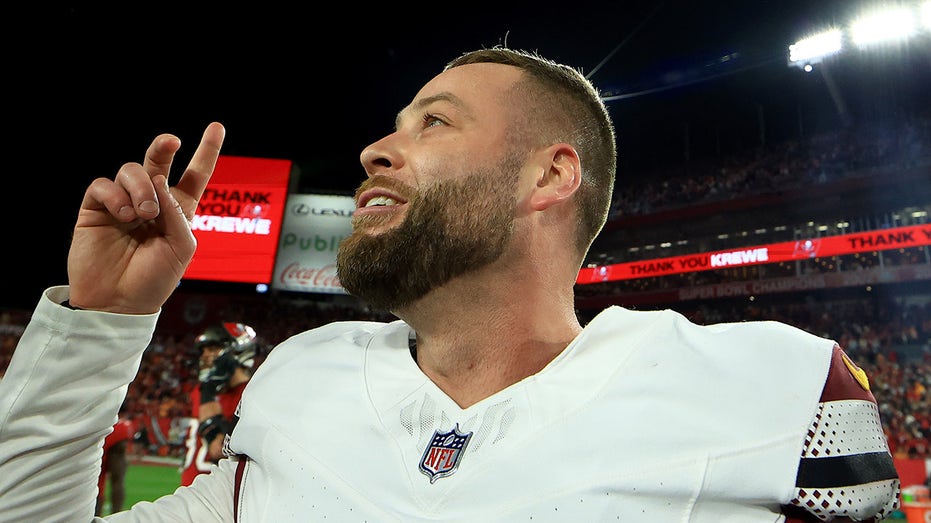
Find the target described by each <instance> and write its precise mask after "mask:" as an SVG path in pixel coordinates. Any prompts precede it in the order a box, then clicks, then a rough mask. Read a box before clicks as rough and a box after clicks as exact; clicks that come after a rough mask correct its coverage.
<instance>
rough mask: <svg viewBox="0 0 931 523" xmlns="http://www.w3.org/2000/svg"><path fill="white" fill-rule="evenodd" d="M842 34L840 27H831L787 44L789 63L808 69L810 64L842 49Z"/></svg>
mask: <svg viewBox="0 0 931 523" xmlns="http://www.w3.org/2000/svg"><path fill="white" fill-rule="evenodd" d="M842 36H843V35H842V33H841V31H840V29H831V30H829V31H825V32H823V33H819V34H816V35H814V36H809V37H808V38H804V39H802V40H799V41H798V42H796V43H794V44H792V45H790V46H789V64H790V65H795V66H797V67H803V68H805V70H806V71H810V70H811V64H816V63H819V62H820V61H821V60H822V59H823V58H824V57H826V56H830V55H832V54H836V53H839V52H840V51H841V50H842V49H843V41H842Z"/></svg>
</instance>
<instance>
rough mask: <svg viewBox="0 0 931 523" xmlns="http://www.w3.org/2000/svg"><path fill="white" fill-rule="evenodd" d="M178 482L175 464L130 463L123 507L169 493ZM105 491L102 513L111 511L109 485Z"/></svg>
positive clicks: (105, 513) (179, 482) (178, 473)
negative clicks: (105, 496)
mask: <svg viewBox="0 0 931 523" xmlns="http://www.w3.org/2000/svg"><path fill="white" fill-rule="evenodd" d="M180 484H181V473H180V472H179V471H178V467H176V466H168V465H145V464H130V465H129V469H127V470H126V503H125V504H124V506H123V508H124V509H128V508H129V507H131V506H133V505H134V504H135V503H136V502H139V501H154V500H155V499H157V498H159V497H161V496H164V495H165V494H171V493H172V492H174V491H175V489H176V488H178V486H179V485H180ZM106 493H107V498H106V499H107V502H106V504H105V505H104V509H103V515H109V514H110V513H111V510H110V486H109V485H107V488H106Z"/></svg>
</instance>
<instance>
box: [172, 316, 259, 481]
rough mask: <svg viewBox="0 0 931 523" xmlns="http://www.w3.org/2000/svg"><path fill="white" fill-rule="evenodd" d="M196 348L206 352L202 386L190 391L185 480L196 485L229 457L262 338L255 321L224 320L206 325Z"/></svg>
mask: <svg viewBox="0 0 931 523" xmlns="http://www.w3.org/2000/svg"><path fill="white" fill-rule="evenodd" d="M194 348H195V349H196V350H197V351H198V352H199V353H200V358H199V362H198V364H199V368H200V370H199V372H198V384H197V386H194V387H192V388H191V389H190V391H189V396H190V400H191V418H190V421H189V423H188V428H187V434H186V437H185V438H184V445H185V447H186V452H185V455H184V463H183V464H182V466H181V484H182V485H190V484H191V482H192V481H194V478H195V477H197V476H198V475H199V474H204V473H206V472H209V471H210V469H211V467H212V465H213V464H214V463H216V462H217V461H219V460H220V458H222V457H223V441H224V438H225V436H226V435H227V434H229V432H230V431H231V430H232V428H233V426H234V425H235V423H236V417H235V415H234V414H235V412H236V406H237V405H238V404H239V398H240V397H241V396H242V391H243V389H244V388H245V387H246V383H248V382H249V379H250V378H251V377H252V372H253V371H254V370H255V366H256V365H255V364H256V355H257V353H258V352H259V351H258V349H259V340H258V337H257V335H256V333H255V330H254V329H253V328H252V327H250V326H248V325H244V324H242V323H233V322H224V323H221V324H220V325H214V326H211V327H208V328H207V329H206V330H204V332H203V333H201V334H200V335H199V336H198V337H197V338H196V339H195V340H194Z"/></svg>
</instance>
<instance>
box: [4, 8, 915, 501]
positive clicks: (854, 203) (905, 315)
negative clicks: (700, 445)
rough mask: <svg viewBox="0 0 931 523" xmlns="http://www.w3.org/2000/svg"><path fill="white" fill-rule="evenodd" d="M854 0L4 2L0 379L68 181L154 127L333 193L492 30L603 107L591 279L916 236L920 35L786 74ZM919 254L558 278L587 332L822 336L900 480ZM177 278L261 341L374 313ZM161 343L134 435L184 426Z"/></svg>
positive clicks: (59, 257) (52, 279)
mask: <svg viewBox="0 0 931 523" xmlns="http://www.w3.org/2000/svg"><path fill="white" fill-rule="evenodd" d="M902 4H903V5H907V6H915V7H917V6H918V5H919V4H921V2H918V1H913V2H902ZM869 5H870V2H852V1H819V2H802V1H791V2H767V1H744V2H737V1H717V2H703V3H701V4H700V5H689V4H688V3H686V2H650V1H634V2H624V3H623V5H607V4H604V3H590V4H586V3H584V2H583V3H575V4H574V5H573V9H572V10H571V12H568V13H567V12H562V11H560V12H551V11H548V9H547V8H546V7H545V6H540V5H539V4H529V3H528V4H521V3H514V4H511V5H509V6H507V7H503V6H497V5H493V4H488V5H483V4H482V3H481V2H478V3H474V4H470V5H469V8H468V9H466V10H463V11H460V12H455V13H451V14H445V13H434V12H432V11H430V10H423V9H416V8H412V9H400V8H396V7H394V6H376V7H373V8H367V9H350V8H349V6H342V7H341V6H336V7H335V10H333V11H330V12H329V13H326V14H323V13H319V12H311V13H306V12H294V11H291V10H289V9H285V8H275V7H273V6H266V7H264V8H262V9H261V10H259V9H245V8H236V7H231V6H224V7H223V8H222V9H216V10H215V9H213V8H210V7H204V6H200V7H191V6H173V5H171V4H165V5H163V6H162V8H161V9H160V10H148V9H147V10H145V11H144V10H142V9H140V8H133V7H125V6H124V7H108V8H106V9H104V8H99V7H88V6H83V7H82V6H68V7H54V8H48V9H40V8H36V9H31V8H30V9H27V10H26V11H22V12H17V11H15V10H14V11H12V12H11V15H10V20H12V21H15V22H16V23H17V24H18V25H19V26H20V28H21V29H23V30H22V31H20V32H18V33H17V34H16V36H15V37H14V36H13V35H12V34H11V33H7V34H5V35H4V36H3V37H2V38H4V39H5V42H4V43H5V45H6V48H7V49H9V50H10V51H11V52H10V55H9V60H8V62H7V78H8V81H7V84H8V95H7V104H8V107H9V108H10V111H9V113H10V114H9V117H8V118H7V119H6V120H5V123H6V125H7V130H8V133H7V136H8V137H11V138H8V140H9V142H10V147H9V148H8V152H7V154H6V155H5V160H6V162H5V166H6V168H7V176H8V180H9V181H8V190H7V191H6V198H5V205H4V206H3V207H2V208H0V213H2V214H0V216H2V217H3V223H4V224H5V233H4V239H5V242H4V243H5V245H6V249H5V254H6V256H5V263H4V268H5V272H6V275H5V277H4V278H2V286H3V287H2V292H0V308H2V311H3V316H2V318H0V331H2V332H0V335H2V336H3V337H2V352H0V369H2V368H5V366H6V363H7V361H8V358H9V355H10V354H11V352H12V349H13V346H14V345H15V341H16V339H17V337H18V333H19V332H20V329H21V327H22V325H24V323H25V322H26V321H27V320H28V315H29V311H30V310H31V308H32V306H33V305H34V304H35V301H36V299H37V297H38V295H39V293H40V292H41V290H42V289H44V288H45V287H47V286H50V285H55V284H59V283H62V282H64V281H65V280H66V274H65V271H64V260H65V255H66V252H67V244H68V235H69V229H70V225H71V224H72V223H73V217H74V213H75V212H76V209H77V207H78V205H79V204H80V199H81V195H82V193H83V188H84V187H85V186H86V185H87V183H89V182H90V180H92V179H93V178H94V177H96V176H112V174H113V173H115V172H116V170H117V169H118V168H119V165H120V164H121V163H122V162H124V161H128V160H136V159H139V158H140V157H141V154H142V151H143V150H144V148H145V146H146V145H147V144H148V142H149V141H150V140H151V138H152V137H153V136H154V135H155V134H157V133H160V132H164V131H170V132H174V133H177V134H178V135H179V136H181V138H182V140H183V141H184V143H185V149H183V150H182V153H181V159H180V160H179V163H184V161H186V156H185V154H189V153H190V151H191V150H192V148H193V144H194V143H196V140H197V138H198V137H199V133H200V130H201V129H202V128H203V126H204V125H205V124H206V123H207V122H209V121H211V120H214V119H217V120H221V121H223V122H224V123H225V124H226V125H227V127H228V131H229V134H228V141H227V145H226V148H225V150H224V153H226V154H234V155H244V156H255V157H266V158H287V159H291V160H293V161H295V162H296V164H297V165H298V166H299V167H300V178H299V180H298V183H297V185H296V186H295V187H294V190H295V192H298V193H328V194H349V193H350V192H351V189H352V188H353V187H354V186H355V184H356V183H358V181H360V180H361V179H362V176H363V173H362V171H361V168H360V167H359V165H358V161H357V158H358V153H359V151H360V150H361V149H362V147H364V146H365V145H366V144H368V143H370V142H372V141H374V140H376V139H378V138H379V137H380V136H382V135H383V134H385V133H386V132H388V131H389V130H390V127H391V124H392V122H393V120H394V113H395V112H396V111H397V110H398V109H399V108H400V107H402V106H403V105H404V104H406V103H407V101H408V100H409V99H410V98H411V97H412V96H413V94H414V92H415V91H416V89H417V87H418V86H419V85H420V84H422V83H423V82H424V81H425V80H427V79H428V78H429V77H431V76H432V75H433V74H435V73H436V71H437V70H438V69H439V67H440V66H441V65H442V63H445V61H446V60H448V59H449V58H451V57H453V56H455V55H456V54H458V53H459V52H461V51H463V50H466V49H471V48H474V47H479V46H489V45H494V44H496V43H502V42H504V41H506V42H507V43H508V44H510V45H511V46H514V47H521V48H527V49H538V50H540V51H541V52H543V53H544V54H547V55H550V56H552V57H554V58H556V59H559V60H564V61H566V62H568V63H572V64H575V65H578V66H579V67H581V68H582V69H583V71H584V72H586V73H587V74H588V75H589V76H590V77H591V78H592V80H593V82H594V83H595V84H596V85H597V86H598V87H599V88H600V89H602V91H603V92H604V93H605V94H606V97H607V98H608V99H609V100H610V101H609V108H610V110H611V112H612V115H613V117H614V118H615V121H616V122H617V126H618V143H619V150H620V154H621V157H620V165H619V170H618V188H617V191H616V194H615V207H614V213H613V215H612V218H611V221H610V223H609V225H608V227H606V230H605V233H604V234H603V235H602V236H601V237H600V238H599V239H598V241H597V242H596V244H595V245H594V247H593V249H592V251H591V255H590V257H589V259H588V260H586V265H587V266H589V265H590V266H591V267H593V268H597V267H600V266H605V265H609V264H612V263H627V262H636V261H645V262H648V261H649V260H654V259H661V258H665V257H670V256H683V255H691V254H694V253H701V252H705V253H707V252H715V251H725V250H738V249H746V248H749V247H752V246H757V245H765V244H770V243H778V242H786V241H805V240H817V239H819V238H825V237H829V236H835V235H839V234H861V233H862V234H881V232H882V231H883V230H887V229H889V228H894V227H902V226H917V227H919V229H918V230H919V231H928V226H929V222H928V214H927V213H928V211H929V210H931V95H929V89H928V87H927V86H928V85H931V35H929V30H928V29H927V28H925V29H923V30H920V31H919V32H917V33H916V34H915V35H914V37H913V38H911V39H910V40H908V41H907V42H902V43H898V44H893V45H886V46H878V47H874V48H872V49H869V50H851V51H848V52H844V53H842V54H841V55H839V56H836V57H834V58H831V59H830V60H827V61H826V62H825V63H823V64H818V65H816V67H815V70H814V71H813V72H812V73H805V72H804V71H802V70H801V69H799V68H796V67H790V66H788V65H787V63H786V47H787V45H788V44H789V43H792V42H794V41H795V40H797V39H799V38H801V37H803V36H806V35H807V34H809V33H810V32H811V31H813V30H815V29H820V28H822V27H824V26H827V25H843V24H845V23H846V22H847V21H849V20H851V19H852V18H853V17H854V16H855V15H856V14H858V13H861V12H863V10H865V9H867V7H869ZM17 9H18V8H17ZM13 109H15V110H13ZM918 236H919V239H920V238H921V232H919V233H918ZM923 241H924V243H923V244H919V245H915V246H910V247H907V248H897V247H898V246H897V245H896V244H895V242H889V243H887V244H884V245H877V248H876V249H869V248H864V249H863V252H860V253H855V254H849V255H843V256H829V257H818V256H815V257H812V258H808V259H805V260H797V261H793V262H784V263H772V264H758V265H747V266H740V267H730V268H725V269H720V270H709V271H699V272H690V273H684V274H671V275H665V276H658V277H649V276H648V277H642V278H632V279H624V280H619V281H607V282H603V283H597V284H588V285H579V286H577V290H578V295H579V299H578V302H577V304H578V309H579V314H580V316H581V317H583V318H587V317H590V315H592V314H594V312H595V311H597V310H598V309H600V308H601V307H603V306H605V305H609V304H618V305H623V306H627V307H632V308H657V307H666V308H672V309H676V310H678V311H680V312H682V313H683V314H686V315H688V316H689V317H691V318H693V319H694V320H695V321H698V322H703V323H710V322H717V321H732V320H733V321H739V320H745V319H777V320H782V321H786V322H789V323H792V324H795V325H797V326H800V327H802V328H805V329H806V330H810V331H812V332H815V333H817V334H821V335H825V336H828V337H832V338H834V339H837V340H838V341H840V342H841V343H842V344H843V345H844V346H845V347H846V348H847V350H848V351H849V352H850V353H851V355H852V356H854V357H855V359H856V360H857V362H858V363H859V364H860V365H861V366H863V367H865V368H866V369H867V371H868V372H869V373H870V375H871V378H872V383H873V388H874V393H875V394H876V396H877V399H878V400H879V401H880V404H881V407H882V409H883V415H884V421H885V422H886V424H887V427H886V429H887V433H888V435H889V439H890V443H891V444H892V446H893V448H894V451H895V453H896V455H897V457H899V458H900V459H901V460H902V461H901V463H904V465H902V466H903V467H910V468H909V470H908V472H907V474H908V477H909V478H914V477H919V476H921V475H923V474H925V470H926V467H925V465H924V464H925V460H926V459H927V457H928V437H929V436H931V408H929V396H928V392H927V388H928V387H929V382H931V374H929V365H931V345H929V343H931V256H929V247H928V241H927V238H924V240H923ZM919 243H920V242H919ZM885 247H890V248H885ZM189 283H190V284H189V285H183V286H182V288H181V289H179V294H178V298H177V299H181V298H184V297H187V296H190V295H191V294H195V295H197V296H198V297H199V298H201V299H202V300H203V302H204V303H205V304H207V305H206V306H207V307H210V308H212V309H213V312H214V313H215V314H217V315H220V316H228V317H234V316H235V317H239V318H241V319H242V320H243V321H245V322H247V323H250V324H251V325H253V326H255V327H256V329H257V330H258V331H259V332H260V333H261V334H262V335H263V337H264V340H265V342H266V343H267V344H268V345H269V346H273V345H274V343H275V342H277V341H280V340H282V339H284V338H285V337H287V336H289V335H291V334H293V333H296V332H299V331H301V330H304V329H306V328H311V327H314V326H316V325H319V324H322V323H325V322H327V321H331V320H334V319H350V318H358V317H372V316H379V315H376V314H374V313H372V312H371V311H368V310H366V309H365V307H364V306H362V305H361V304H356V303H353V302H352V301H351V300H344V299H340V300H336V299H334V297H333V296H329V295H313V294H303V295H301V294H295V293H272V294H262V295H259V294H255V293H253V292H248V291H247V290H244V289H243V288H242V287H241V286H235V285H232V286H222V285H197V282H189ZM175 300H176V299H175V298H173V301H172V302H169V304H168V308H170V307H171V306H172V304H173V302H174V301H175ZM179 331H180V329H177V328H168V326H167V325H166V328H165V329H164V330H162V331H160V332H158V333H157V335H156V338H155V339H154V340H153V343H152V346H151V348H150V351H149V353H147V355H146V358H145V359H144V363H143V368H142V369H141V371H140V375H139V378H137V380H136V382H134V385H133V390H132V391H131V399H132V402H133V405H132V411H133V412H134V413H135V415H136V416H137V417H138V419H139V421H140V427H142V426H144V425H145V421H144V420H146V419H152V418H153V416H154V418H156V419H157V418H166V419H169V420H170V419H171V418H172V417H173V416H175V415H177V414H178V413H180V412H183V408H184V406H183V400H182V399H180V398H178V397H177V394H176V392H177V391H178V390H179V387H180V386H181V385H182V384H183V383H184V382H185V381H186V380H190V379H192V377H193V376H192V374H191V370H192V368H191V367H190V360H191V354H190V353H189V352H188V351H187V349H188V347H190V341H191V338H192V337H193V335H194V334H196V333H195V332H192V331H191V332H186V333H185V332H179ZM786 379H787V380H790V379H791V377H786ZM149 432H150V431H149ZM148 437H149V436H148V435H147V434H146V432H143V433H141V435H140V438H139V440H138V441H137V444H136V445H135V446H134V450H135V452H137V454H138V458H139V459H140V460H141V459H142V457H143V456H145V457H146V458H147V459H150V458H151V457H152V456H155V457H158V456H161V457H163V458H165V457H168V458H170V457H171V456H173V455H175V454H176V452H177V449H176V448H175V446H174V445H173V444H172V443H170V442H169V443H167V444H160V443H159V442H153V441H152V440H151V439H148ZM913 468H914V470H912V469H913ZM130 488H132V485H130Z"/></svg>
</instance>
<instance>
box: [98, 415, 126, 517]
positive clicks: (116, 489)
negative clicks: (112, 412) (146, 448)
mask: <svg viewBox="0 0 931 523" xmlns="http://www.w3.org/2000/svg"><path fill="white" fill-rule="evenodd" d="M125 407H126V404H125V402H124V404H123V406H122V407H120V417H119V419H118V420H117V422H116V423H114V424H113V432H111V433H110V434H108V435H107V437H106V439H104V441H103V463H102V464H101V467H100V476H99V477H98V479H97V505H96V507H95V508H94V515H95V516H102V515H104V511H106V512H107V513H114V512H119V511H121V510H123V502H124V501H125V500H126V470H127V469H128V468H129V456H128V455H127V454H128V453H129V444H130V442H131V441H132V440H133V438H134V437H135V435H136V425H135V423H133V421H132V420H130V419H129V418H127V417H126V416H125ZM108 483H109V485H110V504H109V506H107V495H106V494H107V491H106V487H107V484H108Z"/></svg>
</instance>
